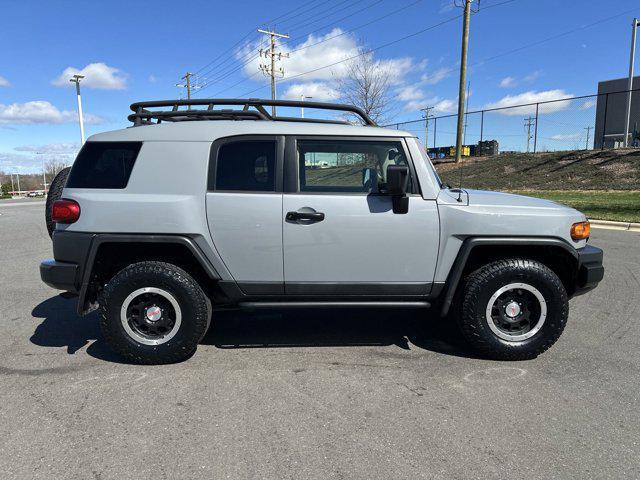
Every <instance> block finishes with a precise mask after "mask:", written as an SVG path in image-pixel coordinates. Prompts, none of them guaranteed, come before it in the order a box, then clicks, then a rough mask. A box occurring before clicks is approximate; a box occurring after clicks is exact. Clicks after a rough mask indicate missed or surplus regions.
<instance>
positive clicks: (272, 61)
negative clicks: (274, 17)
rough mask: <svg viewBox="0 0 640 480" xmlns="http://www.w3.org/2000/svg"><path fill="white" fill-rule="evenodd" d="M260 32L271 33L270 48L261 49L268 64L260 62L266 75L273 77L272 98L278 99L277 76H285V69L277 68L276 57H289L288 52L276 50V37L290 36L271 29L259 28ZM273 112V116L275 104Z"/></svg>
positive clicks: (280, 58) (261, 54) (273, 108)
mask: <svg viewBox="0 0 640 480" xmlns="http://www.w3.org/2000/svg"><path fill="white" fill-rule="evenodd" d="M258 32H259V33H264V34H265V35H269V49H268V50H264V51H263V50H262V49H260V57H262V56H263V54H264V57H265V58H267V59H269V63H268V64H264V63H262V64H260V71H261V72H262V73H264V74H265V75H266V76H268V77H271V100H275V99H276V76H280V77H284V69H283V68H282V67H280V68H278V69H277V70H276V57H278V60H282V57H284V58H288V57H289V54H288V53H284V54H283V53H282V52H276V47H277V44H276V39H277V38H289V35H285V34H283V33H277V32H274V31H271V30H262V29H261V28H259V29H258ZM271 114H272V115H273V116H275V115H276V107H275V105H273V106H272V107H271Z"/></svg>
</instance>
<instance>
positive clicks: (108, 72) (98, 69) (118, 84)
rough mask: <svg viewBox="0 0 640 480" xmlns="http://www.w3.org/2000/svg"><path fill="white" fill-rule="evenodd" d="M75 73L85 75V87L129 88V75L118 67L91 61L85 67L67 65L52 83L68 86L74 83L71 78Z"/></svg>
mask: <svg viewBox="0 0 640 480" xmlns="http://www.w3.org/2000/svg"><path fill="white" fill-rule="evenodd" d="M73 75H84V77H85V78H83V79H82V80H81V85H82V86H83V87H89V88H99V89H102V90H124V89H125V88H127V75H126V74H125V73H123V72H122V71H120V70H119V69H117V68H114V67H110V66H108V65H107V64H105V63H101V62H100V63H90V64H89V65H87V66H86V67H84V68H83V69H77V68H75V67H67V68H65V69H64V71H63V72H62V73H61V74H60V76H58V78H56V79H54V80H53V81H52V82H51V83H52V84H53V85H55V86H56V87H67V86H72V85H73V84H72V83H71V82H70V81H69V79H70V78H71V77H72V76H73Z"/></svg>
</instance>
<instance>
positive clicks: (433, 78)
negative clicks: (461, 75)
mask: <svg viewBox="0 0 640 480" xmlns="http://www.w3.org/2000/svg"><path fill="white" fill-rule="evenodd" d="M450 75H451V69H450V68H445V67H442V68H439V69H437V70H436V71H434V72H433V73H425V74H424V75H422V77H421V78H420V80H421V82H422V83H423V84H425V85H435V84H436V83H440V82H441V81H442V80H444V79H445V78H447V77H449V76H450Z"/></svg>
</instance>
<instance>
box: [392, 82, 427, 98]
mask: <svg viewBox="0 0 640 480" xmlns="http://www.w3.org/2000/svg"><path fill="white" fill-rule="evenodd" d="M396 97H397V98H398V100H400V101H402V102H411V101H416V100H422V99H423V98H424V92H423V91H422V90H420V89H419V88H418V87H416V86H415V85H405V86H403V87H402V88H400V89H399V90H398V93H397V94H396Z"/></svg>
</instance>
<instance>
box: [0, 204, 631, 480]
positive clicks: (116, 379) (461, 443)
mask: <svg viewBox="0 0 640 480" xmlns="http://www.w3.org/2000/svg"><path fill="white" fill-rule="evenodd" d="M14 203H15V202H14ZM43 216H44V209H43V206H42V202H41V201H40V202H33V203H31V204H26V205H8V204H7V203H6V202H5V203H4V204H0V252H1V254H0V292H1V293H0V472H2V473H0V476H1V477H2V478H5V479H8V478H20V479H23V478H83V479H86V478H101V479H110V478H170V479H174V478H199V477H202V478H216V479H218V478H231V479H244V478H248V479H255V478H273V479H286V478H291V479H301V478H322V479H326V478H346V479H351V478H358V479H359V478H367V479H370V478H376V479H377V478H380V479H396V478H483V479H484V478H496V479H504V478H526V477H528V478H562V479H566V478H581V479H582V478H639V477H640V456H639V455H640V433H639V432H640V419H639V412H640V393H639V386H640V349H639V347H640V340H639V339H640V336H639V334H640V327H639V325H638V324H639V321H640V314H639V313H638V312H639V311H640V234H638V233H630V232H617V231H609V230H595V231H594V232H593V238H592V243H593V244H594V245H597V246H600V247H602V248H604V249H605V267H606V269H607V271H606V275H605V279H604V281H603V283H602V284H601V285H600V286H599V287H598V288H597V289H596V290H595V291H593V292H591V293H589V294H587V295H585V296H582V297H578V298H576V299H574V300H572V302H571V314H570V319H569V323H568V326H567V328H566V330H565V333H564V334H563V336H562V337H561V339H560V340H559V342H558V343H557V344H556V345H555V347H553V348H552V349H551V350H550V351H548V352H547V353H546V354H544V355H542V356H541V357H540V358H538V359H536V360H532V361H527V362H517V363H506V362H505V363H503V362H492V361H485V360H481V359H477V358H473V356H471V355H470V354H469V352H468V351H467V350H466V349H465V347H464V345H463V344H461V343H460V342H459V341H458V340H457V337H456V334H455V330H453V329H452V328H450V327H449V326H448V325H447V324H445V323H443V322H442V321H439V320H438V319H437V318H436V317H435V316H433V317H430V316H425V313H424V312H419V311H385V310H383V311H363V312H354V311H352V310H347V311H343V310H336V311H324V310H323V311H319V312H308V311H288V312H284V313H280V312H270V313H258V314H256V313H254V314H248V313H238V312H226V313H221V314H219V315H216V316H215V317H214V320H213V328H212V330H211V331H210V332H209V334H208V335H207V336H206V337H205V339H204V341H203V344H202V345H200V347H199V349H198V352H197V353H196V354H195V356H194V357H193V358H191V359H190V360H189V361H187V362H185V363H182V364H177V365H170V366H158V367H141V366H134V365H126V364H123V363H121V362H120V360H119V358H118V357H117V356H116V355H115V354H113V353H112V352H111V351H110V350H109V347H108V346H107V345H105V344H104V341H103V339H102V337H101V334H100V332H99V328H98V321H97V317H96V315H95V314H93V315H91V316H89V317H86V318H81V317H78V316H77V315H76V314H75V302H74V300H65V299H63V298H61V297H59V296H57V294H56V292H55V291H54V290H51V289H49V288H48V287H46V286H45V285H44V284H42V283H41V282H40V278H39V273H38V264H39V262H40V260H41V259H42V258H46V257H50V256H51V245H50V241H49V238H48V236H47V234H46V229H45V226H44V221H43Z"/></svg>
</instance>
